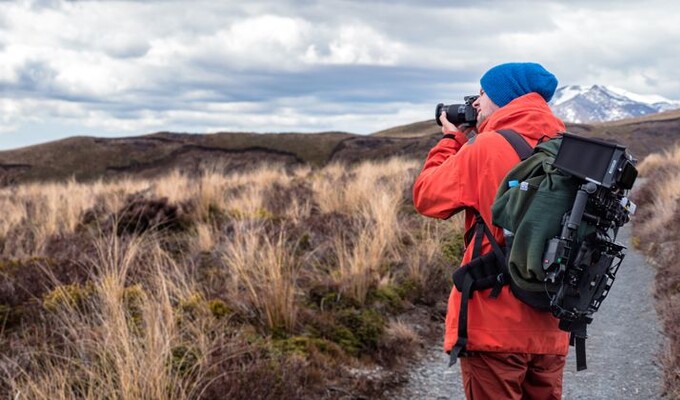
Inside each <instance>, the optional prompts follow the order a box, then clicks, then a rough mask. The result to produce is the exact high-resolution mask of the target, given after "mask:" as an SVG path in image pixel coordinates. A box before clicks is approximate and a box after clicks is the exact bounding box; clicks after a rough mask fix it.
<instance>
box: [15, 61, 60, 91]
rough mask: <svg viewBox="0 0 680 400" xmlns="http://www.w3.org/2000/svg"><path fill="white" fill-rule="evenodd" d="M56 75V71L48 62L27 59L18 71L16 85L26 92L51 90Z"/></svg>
mask: <svg viewBox="0 0 680 400" xmlns="http://www.w3.org/2000/svg"><path fill="white" fill-rule="evenodd" d="M56 76H57V71H55V70H54V69H53V68H52V67H51V66H50V65H49V64H48V63H46V62H43V61H29V62H27V63H26V64H24V65H23V66H22V67H21V68H20V69H19V71H18V80H17V86H18V88H19V89H20V90H22V91H27V92H41V91H45V90H47V91H51V90H52V88H53V84H54V80H55V78H56Z"/></svg>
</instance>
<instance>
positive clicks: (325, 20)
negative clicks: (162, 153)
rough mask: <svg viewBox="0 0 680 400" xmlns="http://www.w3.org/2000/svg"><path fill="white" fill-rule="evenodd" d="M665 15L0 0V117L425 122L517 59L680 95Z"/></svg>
mask: <svg viewBox="0 0 680 400" xmlns="http://www.w3.org/2000/svg"><path fill="white" fill-rule="evenodd" d="M679 11H680V3H678V4H676V3H671V2H667V1H663V0H651V1H648V2H638V1H618V0H617V1H614V0H605V1H600V2H587V1H569V2H567V1H557V0H553V1H541V2H538V1H531V0H524V1H513V2H498V1H475V2H472V1H466V2H445V1H437V0H433V1H420V2H416V1H408V0H401V1H400V0H394V1H389V2H388V1H383V2H375V3H367V2H362V1H349V0H326V1H323V2H321V1H316V0H309V1H307V0H288V1H274V0H257V1H249V2H237V1H230V2H213V1H207V0H197V1H194V2H184V1H174V0H172V1H151V2H146V1H84V2H69V1H58V0H49V1H17V2H0V89H1V90H2V92H3V96H2V99H1V102H0V112H2V116H1V117H0V122H2V124H3V128H2V129H3V131H5V132H10V133H11V132H22V131H23V130H25V128H24V127H26V126H29V125H30V126H40V127H41V129H45V136H44V138H45V140H49V139H50V137H51V136H50V135H57V134H63V132H56V130H57V129H62V128H63V127H64V126H68V127H82V129H81V130H78V129H76V130H77V131H78V132H82V131H83V130H87V131H88V132H91V133H92V134H130V133H144V132H148V131H152V130H166V129H168V130H171V129H181V130H185V131H213V130H216V129H226V128H230V129H238V130H248V131H281V130H295V131H318V130H350V131H354V132H359V133H368V132H372V131H374V130H378V129H383V128H387V127H389V126H391V125H390V124H393V125H396V124H398V123H408V122H414V121H416V120H422V119H427V118H430V114H431V110H430V109H431V108H432V107H433V106H434V104H435V103H437V102H439V101H453V100H455V99H460V98H462V96H463V95H465V94H469V93H471V92H473V91H475V90H476V87H477V85H478V78H479V76H480V75H481V74H482V73H483V72H484V71H485V70H486V69H487V68H489V67H490V66H492V65H494V64H496V63H500V62H507V61H523V60H524V61H536V62H540V63H543V64H544V65H545V66H546V67H547V68H548V69H550V70H551V71H553V72H554V73H555V74H556V75H557V76H558V78H559V80H560V83H561V84H565V85H566V84H572V83H573V84H586V85H588V84H595V83H597V84H605V85H612V86H616V87H621V88H624V89H627V90H630V91H633V92H638V93H641V94H659V95H663V96H665V97H668V98H671V99H680V80H678V79H677V78H676V74H677V72H676V71H677V66H678V65H680V48H679V47H680V30H679V29H678V27H677V21H675V19H676V18H675V16H676V15H678V12H679ZM409 118H412V120H408V119H409ZM50 124H52V125H54V127H55V128H54V129H55V131H51V130H50V129H49V126H50ZM7 137H8V136H7V134H4V135H3V137H2V138H7ZM10 145H11V140H9V139H7V140H5V141H4V144H3V143H0V147H2V146H4V147H7V146H10Z"/></svg>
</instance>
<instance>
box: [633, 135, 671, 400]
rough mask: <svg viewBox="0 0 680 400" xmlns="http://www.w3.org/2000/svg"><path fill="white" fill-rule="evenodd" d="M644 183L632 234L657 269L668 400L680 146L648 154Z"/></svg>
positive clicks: (642, 168) (637, 196)
mask: <svg viewBox="0 0 680 400" xmlns="http://www.w3.org/2000/svg"><path fill="white" fill-rule="evenodd" d="M639 171H640V173H641V175H643V176H644V178H645V181H644V184H643V186H642V187H641V188H639V189H638V190H637V193H635V200H636V201H637V202H638V206H639V210H638V212H637V215H636V217H635V219H634V220H633V221H634V229H635V235H636V236H637V237H638V238H640V247H641V248H642V249H643V250H645V251H646V252H647V254H648V255H649V256H650V257H651V259H652V260H654V262H655V264H656V265H657V267H658V271H657V279H656V283H655V292H656V296H655V297H656V298H657V310H658V312H659V315H660V316H661V319H662V320H663V325H664V333H665V335H666V336H667V337H668V341H667V346H668V347H667V348H666V350H665V352H664V354H663V355H662V357H661V362H662V365H663V367H664V377H665V379H664V384H665V390H666V394H667V396H668V397H669V398H672V399H678V398H680V302H679V301H680V263H678V261H677V260H678V255H680V225H679V224H678V223H679V222H680V218H678V215H679V213H680V209H679V208H678V202H680V145H676V146H675V147H674V148H673V149H671V150H669V151H666V152H664V153H657V154H652V155H650V156H648V157H647V158H645V160H644V161H643V162H641V163H640V165H639Z"/></svg>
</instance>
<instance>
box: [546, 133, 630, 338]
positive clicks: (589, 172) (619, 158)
mask: <svg viewBox="0 0 680 400" xmlns="http://www.w3.org/2000/svg"><path fill="white" fill-rule="evenodd" d="M562 140H563V141H562V145H561V146H560V149H559V151H558V153H557V156H556V157H555V161H554V162H553V164H552V167H553V168H556V169H557V170H560V171H562V172H564V173H566V174H569V175H571V176H572V177H573V178H576V179H577V181H578V183H579V184H580V186H579V189H578V191H577V192H576V196H575V199H574V204H573V207H572V209H571V211H570V212H568V213H566V214H565V215H564V217H563V219H562V232H561V234H560V235H559V236H556V237H554V238H553V239H551V240H549V241H548V243H547V246H546V250H545V253H544V255H543V269H544V270H545V272H546V282H550V283H552V284H557V286H558V289H557V291H555V292H554V293H553V294H552V295H551V296H550V310H551V312H552V314H553V315H554V316H555V317H556V318H558V319H559V320H560V323H559V327H560V329H562V330H565V331H568V332H572V333H573V334H574V335H575V337H576V338H577V339H578V338H581V339H585V337H586V325H588V324H590V323H591V322H592V320H593V313H595V312H596V311H597V310H598V309H599V307H600V305H601V304H602V301H603V300H604V299H605V297H607V295H608V294H609V291H610V289H611V287H612V284H613V283H614V279H615V278H616V273H617V271H618V269H619V267H620V265H621V263H622V261H623V258H624V257H625V250H626V247H625V246H624V245H622V244H620V243H618V242H617V241H616V236H617V234H618V230H619V228H620V227H622V226H623V225H624V224H626V223H627V222H628V221H629V220H630V216H631V215H633V214H634V213H635V209H636V206H635V204H634V203H633V202H632V201H630V200H629V199H628V197H627V195H628V193H629V191H630V189H632V187H633V184H634V183H635V180H636V178H637V174H638V171H637V169H636V168H635V164H636V163H637V160H636V159H635V158H633V157H632V156H631V155H630V154H628V153H627V151H626V148H625V147H624V146H621V145H618V144H615V143H610V142H606V141H603V140H598V139H592V138H585V137H580V136H577V135H573V134H569V133H565V134H564V135H563V137H562ZM582 223H585V225H586V226H585V227H583V228H585V229H579V228H580V227H581V224H582ZM579 232H582V234H583V235H585V236H584V237H582V238H580V237H579V236H580V234H579Z"/></svg>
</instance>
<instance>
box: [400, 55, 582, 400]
mask: <svg viewBox="0 0 680 400" xmlns="http://www.w3.org/2000/svg"><path fill="white" fill-rule="evenodd" d="M480 83H481V90H480V93H479V94H480V95H479V97H478V98H477V99H476V100H475V101H474V103H472V107H474V109H475V110H476V111H477V125H476V126H477V132H478V133H477V135H476V136H474V137H472V138H470V139H469V140H468V137H467V135H466V133H469V131H470V128H466V129H463V131H461V130H459V129H458V128H457V127H456V126H455V125H454V124H452V123H451V122H449V120H447V118H446V113H444V112H442V113H441V115H440V117H439V121H440V122H441V124H442V132H443V134H444V136H443V138H442V139H441V140H440V141H439V143H438V144H437V145H436V146H435V147H434V148H433V149H432V150H431V151H430V153H429V154H428V157H427V160H426V161H425V165H424V167H423V170H422V171H421V173H420V175H419V176H418V178H417V180H416V182H415V185H414V188H413V193H414V196H413V197H414V203H415V207H416V209H417V210H418V212H420V213H421V214H423V215H426V216H428V217H433V218H441V219H446V218H449V217H451V216H452V215H453V214H455V213H457V212H459V211H465V230H466V235H465V238H466V250H465V254H464V256H463V260H462V263H463V264H466V263H468V262H469V261H470V260H471V259H472V258H473V253H475V250H477V252H478V253H479V254H486V253H489V252H491V251H492V248H491V244H490V243H489V241H488V240H487V239H486V238H485V237H483V236H482V235H477V236H476V238H473V236H475V232H474V228H475V226H476V218H477V215H479V216H480V217H481V218H482V219H483V220H484V222H485V223H486V225H487V226H488V227H489V229H490V231H491V234H492V235H493V236H494V238H495V239H496V241H497V242H498V243H500V244H501V245H502V244H503V243H504V236H503V230H502V229H500V228H498V227H495V226H494V225H492V224H491V220H492V218H491V205H492V204H493V201H494V197H495V195H496V192H497V190H498V187H499V184H500V183H501V181H502V180H503V177H504V176H505V175H506V173H507V172H508V171H509V170H510V169H511V168H512V167H513V166H515V165H516V164H517V163H518V162H519V161H520V158H519V156H518V155H517V153H516V151H515V150H514V149H513V147H512V146H511V145H510V143H509V142H508V141H507V140H506V139H505V138H504V137H503V136H501V134H499V133H498V131H500V130H508V129H510V130H514V131H515V132H517V133H519V134H520V135H521V136H522V137H523V138H524V140H526V142H527V143H528V144H529V145H530V146H531V147H534V146H536V145H537V144H538V143H539V142H541V141H542V140H545V139H547V138H550V137H554V136H556V135H557V134H558V133H560V132H564V131H565V126H564V123H563V122H562V121H560V120H559V119H558V118H557V117H556V116H555V115H553V113H552V111H551V110H550V108H549V106H548V104H547V102H548V101H549V100H550V99H551V98H552V96H553V94H554V92H555V88H556V87H557V79H556V78H555V76H554V75H553V74H551V73H550V72H548V71H547V70H546V69H544V68H543V67H542V66H541V65H539V64H535V63H508V64H501V65H498V66H495V67H493V68H491V69H490V70H489V71H487V72H486V73H485V74H484V75H483V76H482V78H481V80H480ZM461 128H462V127H461ZM480 238H482V240H481V245H480V244H479V243H475V242H476V241H477V239H480ZM479 254H475V256H476V255H479ZM499 290H500V292H498V293H492V289H486V290H482V291H479V292H475V293H474V295H473V296H472V297H471V298H470V299H469V303H468V305H467V310H468V312H467V334H466V335H462V336H464V343H463V346H462V348H463V350H462V351H461V353H460V354H458V351H459V350H460V349H456V350H455V351H454V349H455V347H454V346H456V347H460V346H457V345H459V344H460V338H459V332H458V327H459V313H460V305H461V292H460V291H459V290H458V289H456V288H455V287H454V288H453V289H452V291H451V295H450V297H449V302H448V311H447V316H446V334H445V340H444V350H445V351H447V352H452V351H453V356H452V361H453V362H455V360H456V356H460V357H461V358H460V364H461V371H462V375H463V383H464V387H465V393H466V396H467V397H468V399H518V400H519V399H560V398H561V393H562V371H563V369H564V364H565V357H566V354H567V350H568V345H569V336H568V334H567V333H566V332H564V331H561V330H560V329H559V328H558V320H557V319H556V318H554V317H553V316H552V315H551V314H550V313H546V312H541V311H538V310H536V309H534V308H532V307H531V306H528V305H527V304H525V303H523V302H521V301H520V300H518V299H517V298H515V297H514V295H513V294H512V292H511V291H510V288H509V286H508V285H505V286H503V287H502V288H499Z"/></svg>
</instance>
